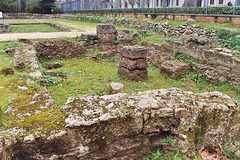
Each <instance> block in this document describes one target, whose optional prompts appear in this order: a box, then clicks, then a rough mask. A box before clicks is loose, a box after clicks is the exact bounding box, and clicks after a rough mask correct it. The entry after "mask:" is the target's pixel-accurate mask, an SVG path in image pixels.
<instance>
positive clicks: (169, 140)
mask: <svg viewBox="0 0 240 160" xmlns="http://www.w3.org/2000/svg"><path fill="white" fill-rule="evenodd" d="M161 143H168V144H170V145H172V143H173V137H172V136H167V139H164V140H161V141H160V144H161Z"/></svg>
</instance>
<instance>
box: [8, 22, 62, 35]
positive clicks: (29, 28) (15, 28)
mask: <svg viewBox="0 0 240 160" xmlns="http://www.w3.org/2000/svg"><path fill="white" fill-rule="evenodd" d="M60 31H61V30H60V29H58V28H54V27H51V26H49V25H47V24H34V25H33V24H30V25H29V24H24V25H10V31H9V32H12V33H18V32H60Z"/></svg>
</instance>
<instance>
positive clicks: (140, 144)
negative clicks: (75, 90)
mask: <svg viewBox="0 0 240 160" xmlns="http://www.w3.org/2000/svg"><path fill="white" fill-rule="evenodd" d="M29 96H31V95H29ZM15 103H17V101H16V100H12V101H11V104H10V106H14V107H12V108H9V109H8V113H9V115H10V116H12V115H18V117H23V116H24V117H26V116H28V117H29V118H32V117H34V116H35V115H36V114H38V112H37V111H39V107H36V108H34V110H33V109H32V110H27V111H26V112H24V113H21V112H20V111H19V110H20V109H19V108H20V107H21V106H18V105H16V104H15ZM28 103H29V106H31V104H38V106H40V107H42V105H39V104H43V106H44V107H45V106H46V105H47V104H48V105H54V102H53V100H52V98H51V94H50V93H48V92H40V93H36V94H35V95H34V96H33V98H32V101H30V102H28ZM26 105H27V104H26ZM29 106H28V107H29ZM46 108H49V106H47V107H46ZM56 108H58V109H59V110H60V111H62V112H64V115H65V116H64V119H62V121H64V122H65V123H63V122H62V121H61V122H60V123H63V124H64V127H62V128H61V130H57V129H55V130H54V129H52V132H51V134H50V135H42V134H39V132H36V131H35V130H28V131H25V130H24V129H21V128H17V127H16V128H8V130H7V131H9V132H7V133H8V135H9V136H5V137H2V138H1V139H0V140H1V141H0V159H3V158H4V156H5V158H6V159H16V158H18V159H66V160H67V159H113V160H117V159H140V160H141V159H145V157H146V156H147V155H148V154H149V152H151V151H152V150H153V149H154V148H157V147H163V148H164V149H170V150H180V151H181V154H182V155H184V156H188V157H190V158H191V159H193V157H194V156H195V151H196V150H199V149H200V147H201V146H208V145H213V146H214V145H216V144H220V143H223V144H225V143H230V142H233V141H239V140H240V139H239V131H240V127H239V119H240V117H239V116H238V114H237V104H236V102H234V101H233V100H232V99H231V98H230V97H229V96H227V95H224V94H222V93H219V92H208V93H202V94H194V93H192V92H183V91H182V90H180V89H177V88H171V89H159V90H151V91H146V92H138V93H136V94H127V93H119V94H115V95H105V96H101V97H98V96H88V97H78V98H75V97H70V98H68V100H67V103H66V104H65V105H64V106H56V107H55V109H56ZM51 121H52V122H55V119H54V117H53V118H52V119H51ZM55 123H56V122H55ZM0 133H1V131H0ZM3 135H4V134H3ZM170 136H171V137H172V142H171V144H170V143H161V142H162V141H164V140H165V141H166V139H167V137H170ZM9 137H10V138H12V139H15V138H16V140H12V141H9V140H8V138H9ZM5 139H6V141H5ZM7 140H8V141H7Z"/></svg>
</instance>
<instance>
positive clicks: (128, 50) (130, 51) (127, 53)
mask: <svg viewBox="0 0 240 160" xmlns="http://www.w3.org/2000/svg"><path fill="white" fill-rule="evenodd" d="M122 56H123V57H126V58H130V59H139V58H146V57H147V49H146V48H145V47H142V46H138V45H135V46H125V47H123V49H122Z"/></svg>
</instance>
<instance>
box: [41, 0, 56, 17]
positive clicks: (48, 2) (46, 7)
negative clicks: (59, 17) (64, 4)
mask: <svg viewBox="0 0 240 160" xmlns="http://www.w3.org/2000/svg"><path fill="white" fill-rule="evenodd" d="M40 6H41V7H42V13H47V14H49V13H52V9H54V7H55V0H40Z"/></svg>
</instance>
